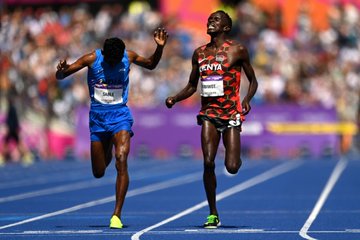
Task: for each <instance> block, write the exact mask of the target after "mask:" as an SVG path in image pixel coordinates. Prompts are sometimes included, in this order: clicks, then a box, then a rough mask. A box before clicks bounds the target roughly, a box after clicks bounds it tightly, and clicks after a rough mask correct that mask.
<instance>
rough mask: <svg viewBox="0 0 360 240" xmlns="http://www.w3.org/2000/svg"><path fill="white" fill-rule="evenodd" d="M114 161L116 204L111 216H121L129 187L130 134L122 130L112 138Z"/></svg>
mask: <svg viewBox="0 0 360 240" xmlns="http://www.w3.org/2000/svg"><path fill="white" fill-rule="evenodd" d="M113 142H114V145H115V159H116V163H115V166H116V170H117V177H116V203H115V209H114V213H113V215H117V216H118V217H120V216H121V209H122V206H123V204H124V200H125V196H126V192H127V190H128V186H129V174H128V169H127V157H128V155H129V151H130V133H129V132H128V131H125V130H122V131H120V132H118V133H116V134H115V135H114V137H113Z"/></svg>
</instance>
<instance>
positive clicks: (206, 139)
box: [201, 121, 220, 215]
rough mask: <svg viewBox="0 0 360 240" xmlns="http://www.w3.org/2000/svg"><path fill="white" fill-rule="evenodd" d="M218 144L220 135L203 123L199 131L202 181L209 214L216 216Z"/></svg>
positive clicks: (209, 125) (212, 126)
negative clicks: (202, 165) (202, 164)
mask: <svg viewBox="0 0 360 240" xmlns="http://www.w3.org/2000/svg"><path fill="white" fill-rule="evenodd" d="M219 142H220V133H219V132H218V131H217V130H216V128H215V126H214V125H213V124H211V123H210V122H209V121H204V122H203V125H202V129H201V147H202V151H203V156H204V174H203V181H204V187H205V191H206V197H207V201H208V203H209V209H210V214H214V215H218V212H217V209H216V176H215V156H216V153H217V149H218V146H219Z"/></svg>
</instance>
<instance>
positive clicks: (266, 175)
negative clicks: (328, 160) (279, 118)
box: [131, 161, 302, 240]
mask: <svg viewBox="0 0 360 240" xmlns="http://www.w3.org/2000/svg"><path fill="white" fill-rule="evenodd" d="M301 163H302V162H298V161H296V162H293V161H292V162H285V163H283V164H281V165H279V166H277V167H274V168H272V169H270V170H268V171H266V172H263V173H261V174H259V175H257V176H255V177H253V178H250V179H249V180H247V181H245V182H242V183H240V184H238V185H236V186H234V187H231V188H229V189H228V190H225V191H223V192H221V193H220V194H218V195H216V201H220V200H222V199H224V198H226V197H229V196H231V195H233V194H235V193H238V192H240V191H243V190H245V189H247V188H250V187H252V186H255V185H257V184H259V183H262V182H265V181H266V180H269V179H271V178H273V177H276V176H278V175H280V174H283V173H286V172H288V171H290V170H292V169H294V168H296V167H299V166H300V165H301ZM205 206H207V201H203V202H201V203H199V204H197V205H195V206H193V207H190V208H188V209H186V210H184V211H182V212H180V213H178V214H176V215H174V216H172V217H170V218H167V219H165V220H163V221H161V222H159V223H157V224H154V225H152V226H150V227H147V228H145V229H143V230H140V231H139V232H137V233H135V234H134V235H132V236H131V240H139V239H140V236H141V235H143V234H144V233H146V232H149V231H151V230H153V229H155V228H157V227H160V226H162V225H165V224H167V223H169V222H172V221H174V220H176V219H178V218H181V217H183V216H185V215H187V214H190V213H192V212H194V211H196V210H199V209H201V208H203V207H205Z"/></svg>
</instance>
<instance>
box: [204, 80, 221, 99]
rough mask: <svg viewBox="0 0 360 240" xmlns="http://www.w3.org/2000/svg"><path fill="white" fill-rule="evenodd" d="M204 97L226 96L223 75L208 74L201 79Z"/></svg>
mask: <svg viewBox="0 0 360 240" xmlns="http://www.w3.org/2000/svg"><path fill="white" fill-rule="evenodd" d="M201 96H202V97H220V96H224V84H223V77H222V76H219V75H214V76H208V77H206V78H202V79H201Z"/></svg>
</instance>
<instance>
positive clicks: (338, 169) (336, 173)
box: [299, 157, 348, 240]
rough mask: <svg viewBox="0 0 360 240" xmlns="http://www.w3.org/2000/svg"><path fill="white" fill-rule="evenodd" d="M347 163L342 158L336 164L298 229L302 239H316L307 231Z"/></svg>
mask: <svg viewBox="0 0 360 240" xmlns="http://www.w3.org/2000/svg"><path fill="white" fill-rule="evenodd" d="M347 163H348V161H347V160H346V159H345V158H344V157H342V158H340V160H339V161H338V162H337V164H336V166H335V168H334V170H333V171H332V173H331V175H330V177H329V180H328V181H327V183H326V185H325V188H324V189H323V191H322V193H321V194H320V197H319V199H318V201H317V202H316V204H315V206H314V208H313V210H312V211H311V213H310V215H309V217H308V219H307V220H306V222H305V224H304V226H303V227H302V228H301V229H300V232H299V235H300V236H301V237H302V238H305V239H308V240H316V238H313V237H311V236H309V235H308V230H309V228H310V227H311V225H312V224H313V222H314V221H315V219H316V217H317V216H318V214H319V212H320V210H321V208H322V207H323V205H324V203H325V201H326V199H327V198H328V196H329V194H330V192H331V190H332V189H333V188H334V186H335V184H336V182H337V181H338V180H339V178H340V176H341V174H342V173H343V171H344V170H345V168H346V166H347Z"/></svg>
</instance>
